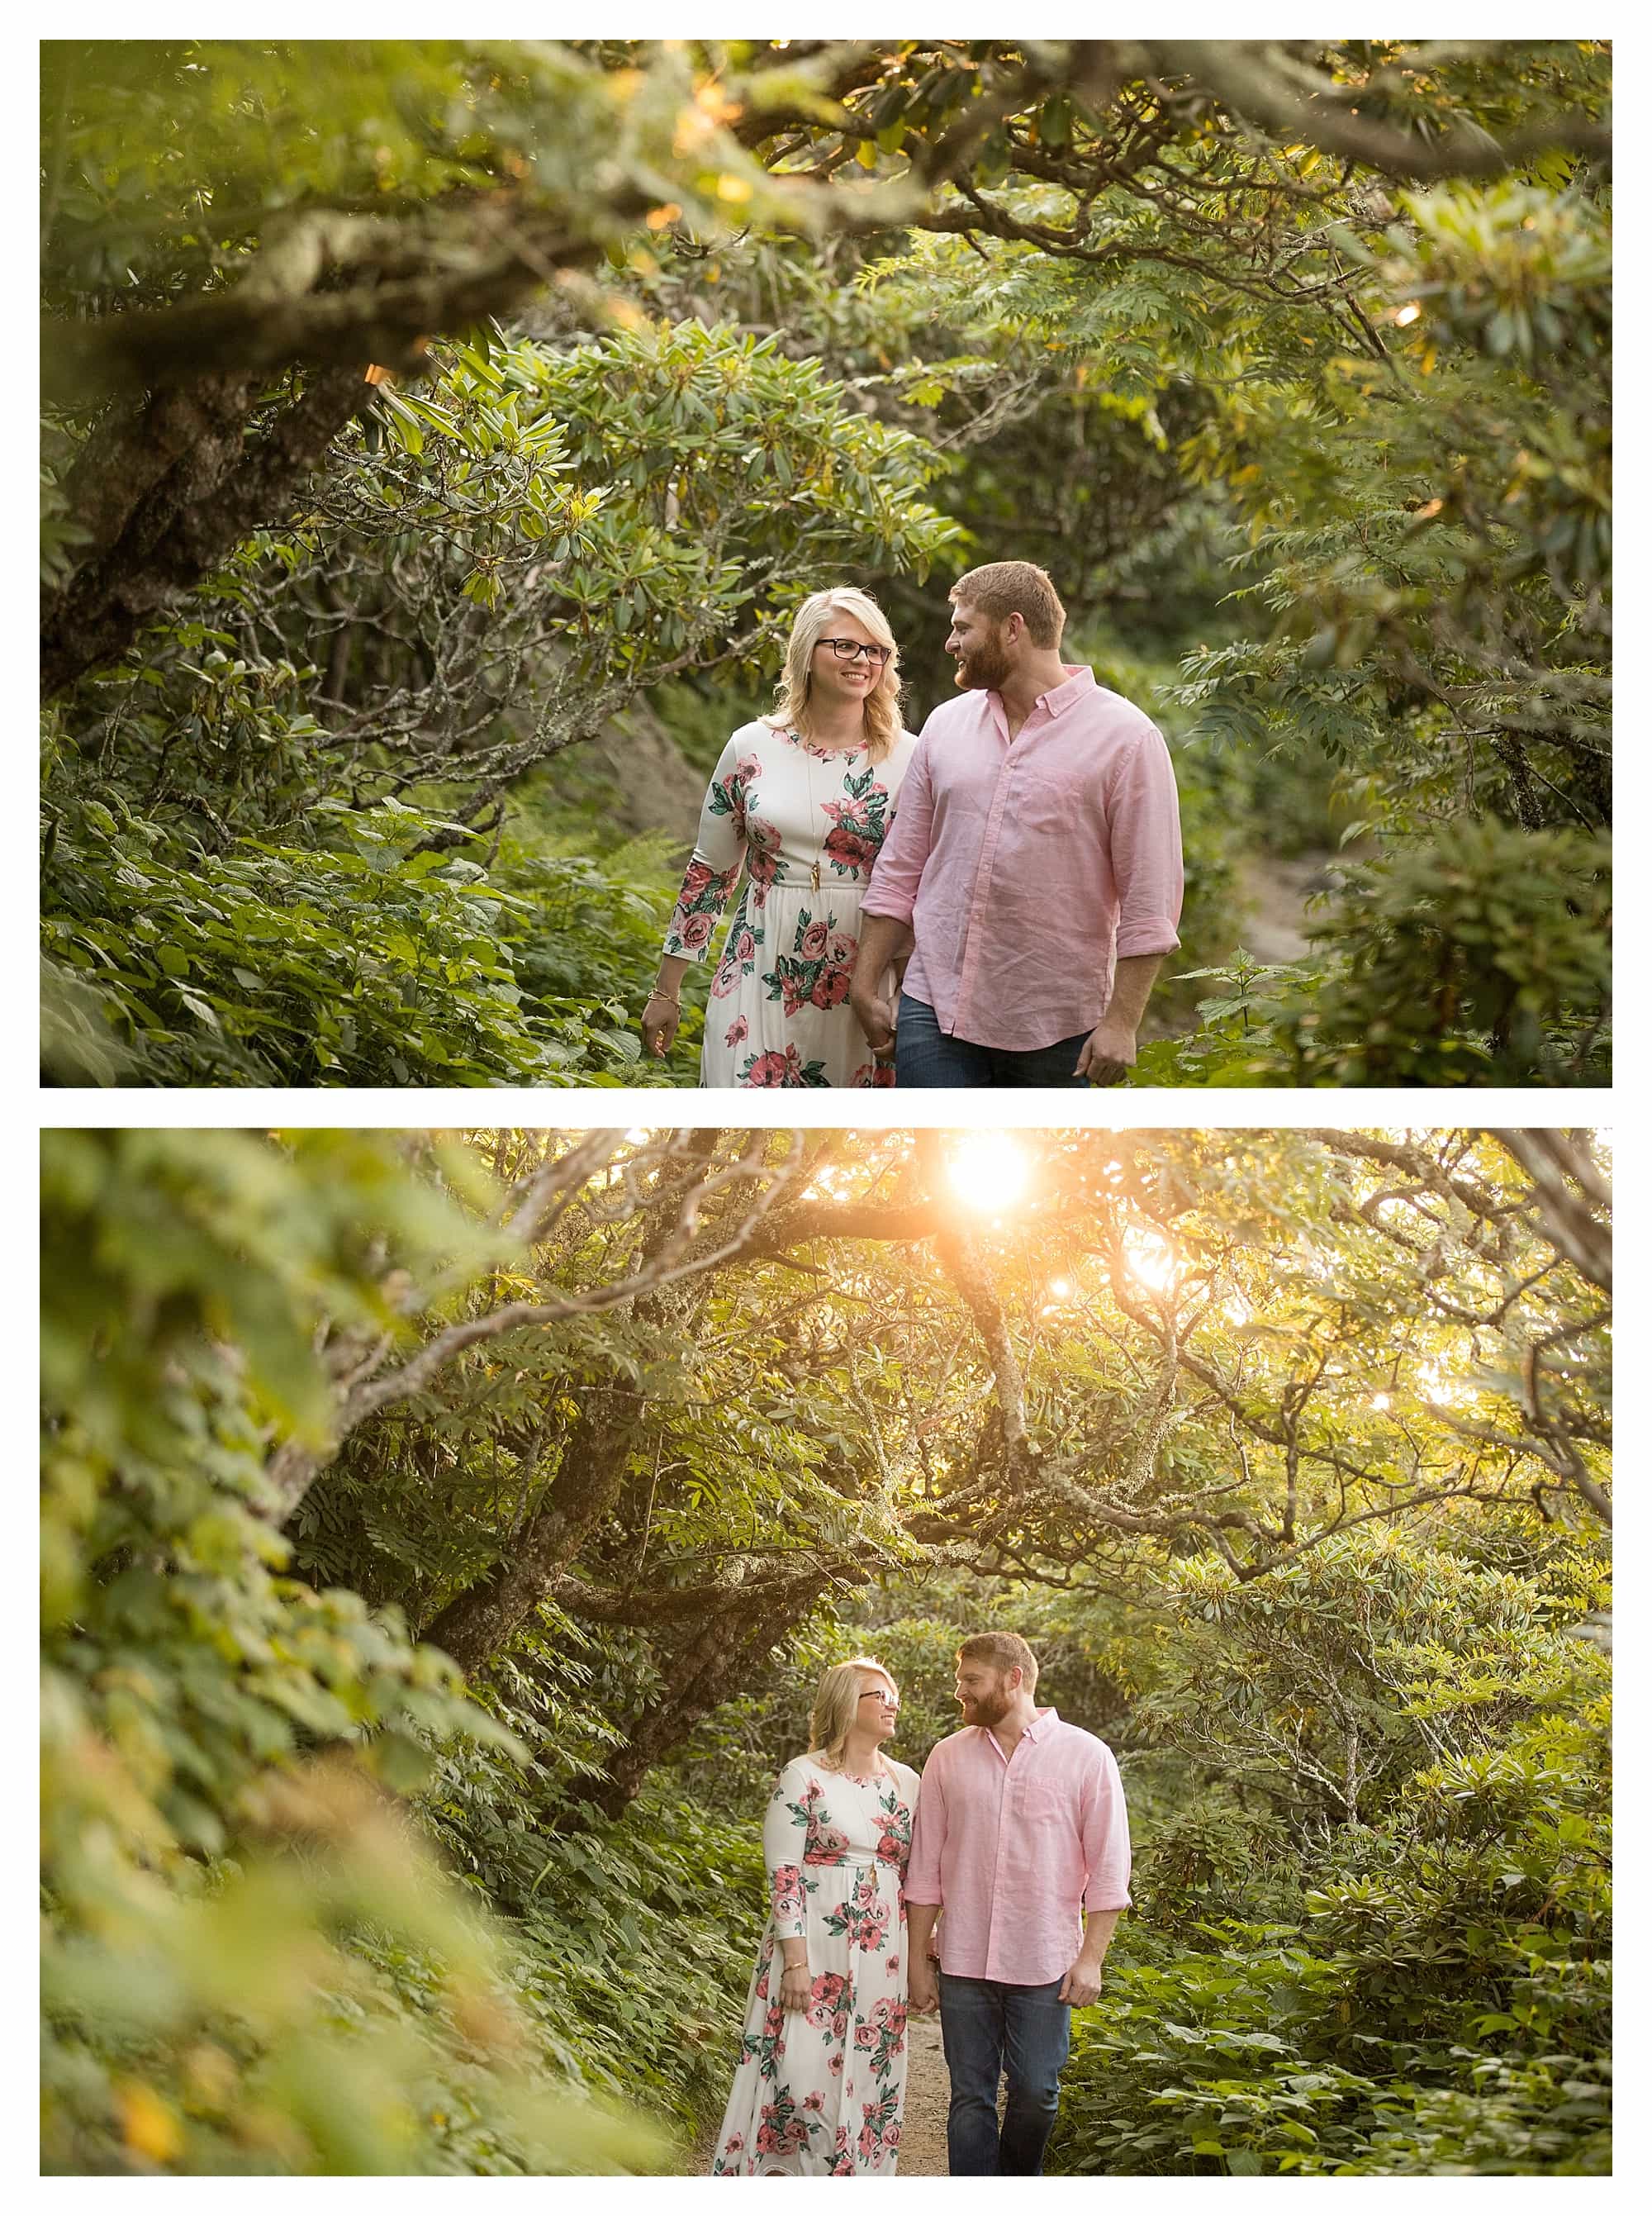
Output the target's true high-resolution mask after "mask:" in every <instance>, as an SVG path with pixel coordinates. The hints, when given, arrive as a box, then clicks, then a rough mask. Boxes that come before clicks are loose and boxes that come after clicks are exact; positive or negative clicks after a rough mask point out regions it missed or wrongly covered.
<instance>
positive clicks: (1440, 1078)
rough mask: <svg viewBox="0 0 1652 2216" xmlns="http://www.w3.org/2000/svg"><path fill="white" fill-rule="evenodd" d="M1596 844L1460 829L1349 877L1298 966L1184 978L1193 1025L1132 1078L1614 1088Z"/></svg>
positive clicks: (1603, 875) (1603, 881)
mask: <svg viewBox="0 0 1652 2216" xmlns="http://www.w3.org/2000/svg"><path fill="white" fill-rule="evenodd" d="M1610 922H1611V892H1610V880H1609V877H1608V859H1607V853H1606V846H1605V844H1604V842H1603V841H1601V840H1594V839H1590V838H1588V837H1585V836H1584V835H1583V834H1581V833H1580V832H1575V831H1540V832H1520V831H1514V830H1511V829H1509V828H1508V827H1506V826H1504V825H1501V824H1497V823H1495V822H1460V823H1454V824H1448V825H1446V826H1444V827H1442V828H1440V830H1439V831H1437V832H1436V833H1434V835H1433V836H1432V837H1430V838H1428V839H1426V840H1419V841H1417V842H1416V844H1414V845H1407V846H1401V847H1399V848H1398V849H1397V851H1396V852H1395V853H1392V854H1391V855H1390V856H1388V857H1386V858H1385V859H1383V860H1381V861H1379V862H1376V863H1373V864H1370V865H1365V866H1362V867H1359V868H1354V869H1350V870H1349V871H1348V872H1347V876H1346V881H1345V883H1344V884H1343V886H1342V889H1340V890H1339V891H1338V892H1337V893H1336V895H1335V896H1334V897H1333V898H1332V899H1331V901H1330V903H1329V914H1328V916H1327V918H1326V920H1324V921H1323V923H1321V924H1319V925H1317V926H1316V927H1315V929H1314V931H1313V933H1312V936H1313V939H1314V940H1315V942H1316V946H1317V949H1319V950H1323V951H1320V952H1319V953H1317V956H1316V957H1311V958H1310V959H1308V960H1307V961H1305V962H1302V963H1289V964H1281V965H1275V966H1272V967H1263V966H1262V965H1258V964H1255V963H1236V964H1234V965H1233V966H1232V967H1231V968H1228V969H1209V970H1206V971H1203V972H1192V973H1184V974H1186V975H1194V976H1207V977H1213V978H1214V979H1216V980H1217V981H1218V982H1219V986H1220V988H1221V989H1220V990H1219V991H1218V992H1217V993H1216V994H1213V995H1212V996H1211V997H1210V998H1208V999H1207V1000H1203V1001H1201V1003H1200V1013H1201V1018H1202V1019H1203V1023H1204V1028H1203V1029H1202V1030H1201V1031H1200V1032H1198V1033H1197V1034H1195V1035H1194V1037H1192V1038H1191V1039H1188V1040H1185V1041H1183V1040H1164V1041H1159V1042H1158V1043H1156V1044H1155V1045H1153V1046H1151V1047H1150V1048H1148V1049H1147V1050H1145V1052H1144V1054H1143V1055H1142V1056H1141V1057H1140V1058H1139V1062H1138V1065H1137V1070H1136V1074H1135V1080H1134V1081H1135V1082H1136V1083H1137V1084H1180V1085H1187V1084H1195V1085H1279V1084H1284V1085H1315V1086H1344V1085H1354V1086H1360V1085H1404V1086H1430V1085H1532V1084H1543V1085H1600V1084H1609V1083H1610V1082H1611V1063H1610V1059H1609V1056H1610V1040H1609V1036H1608V1034H1607V1031H1606V1016H1605V1011H1606V1007H1607V1006H1608V1005H1609V1001H1610V994H1611V986H1612V962H1611V941H1610V937H1609V926H1610Z"/></svg>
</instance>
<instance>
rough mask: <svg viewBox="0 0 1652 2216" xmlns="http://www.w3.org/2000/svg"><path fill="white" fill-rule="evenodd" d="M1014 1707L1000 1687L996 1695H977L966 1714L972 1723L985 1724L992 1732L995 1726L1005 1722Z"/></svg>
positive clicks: (965, 1711)
mask: <svg viewBox="0 0 1652 2216" xmlns="http://www.w3.org/2000/svg"><path fill="white" fill-rule="evenodd" d="M1012 1705H1013V1703H1012V1702H1011V1701H1010V1696H1009V1694H1008V1693H1006V1692H1005V1691H1004V1689H1003V1687H1002V1686H1000V1687H999V1688H998V1691H997V1692H996V1693H977V1694H975V1695H974V1696H973V1698H972V1699H971V1701H970V1702H969V1705H968V1707H967V1708H966V1709H965V1710H964V1714H965V1716H966V1718H967V1720H968V1721H969V1722H970V1723H972V1724H984V1725H985V1726H986V1728H987V1730H988V1731H991V1730H992V1727H993V1725H994V1724H1001V1723H1002V1722H1003V1721H1004V1718H1005V1716H1007V1715H1008V1714H1009V1713H1010V1708H1011V1706H1012Z"/></svg>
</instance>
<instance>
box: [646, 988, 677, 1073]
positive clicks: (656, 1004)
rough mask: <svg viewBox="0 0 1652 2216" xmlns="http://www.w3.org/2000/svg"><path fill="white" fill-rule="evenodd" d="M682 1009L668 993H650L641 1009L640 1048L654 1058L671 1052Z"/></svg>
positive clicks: (657, 1058)
mask: <svg viewBox="0 0 1652 2216" xmlns="http://www.w3.org/2000/svg"><path fill="white" fill-rule="evenodd" d="M681 1019H682V1011H681V1009H680V1008H679V1006H678V1004H677V1002H676V1001H675V1000H672V997H671V995H670V994H668V993H650V994H649V995H648V1006H647V1007H646V1008H644V1009H643V1011H642V1049H643V1051H644V1053H645V1054H651V1055H653V1056H654V1057H655V1059H656V1060H659V1059H660V1057H662V1056H666V1055H668V1054H669V1053H670V1052H671V1046H672V1040H673V1039H674V1038H675V1037H676V1036H677V1026H678V1024H679V1022H680V1020H681Z"/></svg>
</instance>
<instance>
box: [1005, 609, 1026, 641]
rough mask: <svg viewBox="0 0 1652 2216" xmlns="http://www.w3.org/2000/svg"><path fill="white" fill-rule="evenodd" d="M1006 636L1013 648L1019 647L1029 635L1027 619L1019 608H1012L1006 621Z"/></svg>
mask: <svg viewBox="0 0 1652 2216" xmlns="http://www.w3.org/2000/svg"><path fill="white" fill-rule="evenodd" d="M1026 635H1027V619H1026V617H1025V616H1024V615H1023V614H1022V612H1021V611H1020V609H1019V608H1012V609H1011V610H1010V613H1009V614H1008V615H1007V616H1006V617H1005V618H1004V636H1005V637H1006V638H1007V640H1008V642H1009V643H1010V645H1011V646H1018V645H1019V644H1020V643H1021V641H1022V640H1023V638H1024V637H1026Z"/></svg>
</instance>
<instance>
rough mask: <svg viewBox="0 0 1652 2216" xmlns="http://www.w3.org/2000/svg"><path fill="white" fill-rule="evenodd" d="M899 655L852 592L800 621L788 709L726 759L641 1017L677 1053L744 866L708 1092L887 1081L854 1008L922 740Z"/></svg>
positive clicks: (809, 606)
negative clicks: (852, 988) (698, 980)
mask: <svg viewBox="0 0 1652 2216" xmlns="http://www.w3.org/2000/svg"><path fill="white" fill-rule="evenodd" d="M898 665H899V656H898V655H897V653H896V650H895V642H894V633H893V632H892V631H890V629H889V626H888V625H887V623H886V622H885V620H884V617H883V612H882V610H881V608H880V607H879V606H878V605H877V602H876V601H875V600H872V599H870V598H869V596H868V595H867V594H865V593H862V592H857V591H856V590H855V589H854V588H852V587H848V586H844V587H839V588H834V589H833V590H832V591H830V592H825V593H814V594H811V595H810V597H809V598H808V600H805V601H804V603H803V605H802V606H801V608H799V610H798V611H797V619H796V621H795V623H794V624H793V625H792V628H791V641H790V643H789V646H788V648H787V649H786V668H785V674H784V676H783V679H782V680H781V684H780V687H779V705H777V708H776V710H775V712H774V713H773V715H771V716H765V717H761V718H760V719H759V720H758V722H757V723H746V724H743V725H742V726H741V727H740V729H739V730H737V731H736V732H735V733H734V737H733V738H732V739H730V740H729V742H728V745H727V746H726V747H725V748H723V750H722V760H720V761H719V762H718V764H717V766H716V770H715V773H714V775H713V777H712V779H711V784H710V787H709V791H707V793H706V797H705V805H704V807H703V809H702V810H701V814H700V835H699V840H698V843H697V845H696V846H695V849H694V858H693V859H692V860H691V862H690V864H689V865H688V871H687V874H686V875H685V877H684V879H683V889H682V893H681V895H680V896H679V899H678V902H677V906H676V907H675V908H674V909H673V910H672V918H671V925H670V928H669V929H668V930H667V932H666V945H665V952H664V956H663V957H662V959H661V961H660V976H659V979H658V981H657V982H656V984H655V986H654V994H653V995H652V997H651V998H650V1000H649V1001H648V1006H647V1007H646V1008H645V1009H644V1010H643V1012H642V1043H643V1046H644V1047H645V1048H646V1050H648V1053H650V1054H653V1055H663V1054H665V1053H666V1052H668V1051H669V1050H670V1047H671V1043H672V1039H673V1038H674V1037H676V1036H677V1025H678V1021H679V1017H680V1015H681V1012H682V983H683V979H684V977H685V976H686V974H687V972H688V969H689V965H690V964H691V963H695V962H700V961H703V960H704V959H705V957H706V956H707V954H708V952H709V949H710V945H711V938H712V933H713V932H714V931H715V928H716V926H717V923H718V921H719V920H720V919H721V917H722V912H723V910H724V908H726V907H727V906H728V897H729V895H730V894H731V893H732V892H733V891H734V886H735V884H736V883H737V882H738V880H739V877H740V871H741V870H742V869H744V870H745V871H746V887H745V889H744V891H743V892H742V893H741V895H740V906H739V908H737V909H736V910H735V913H734V923H733V925H732V926H730V929H729V933H728V939H726V940H725V942H724V945H723V952H722V961H721V962H720V963H718V965H717V969H716V974H715V976H714V977H713V978H712V981H711V999H710V1004H709V1006H708V1008H707V1010H706V1021H705V1043H704V1044H703V1047H702V1049H701V1052H700V1082H701V1084H702V1085H739V1086H772V1085H795V1086H831V1085H848V1086H871V1085H893V1084H894V1067H893V1065H892V1064H889V1063H886V1062H879V1061H878V1060H877V1059H876V1058H875V1056H874V1055H873V1053H872V1050H871V1049H870V1047H869V1046H868V1044H867V1043H866V1039H865V1037H864V1035H863V1032H862V1031H861V1027H860V1025H859V1023H858V1022H857V1019H856V1016H855V1013H854V1011H853V1010H852V1009H851V1006H849V981H850V978H851V976H852V974H853V972H854V968H855V948H856V943H857V939H858V936H859V933H860V913H861V895H862V893H863V891H864V889H865V887H866V881H867V879H868V878H869V877H870V876H871V874H872V865H873V863H874V862H875V861H876V859H877V857H878V849H879V848H880V847H881V846H882V844H883V839H884V834H885V833H886V832H887V830H888V828H889V824H890V821H891V819H892V817H893V816H894V803H895V795H896V794H897V793H898V792H899V791H900V780H901V779H902V778H903V777H904V776H905V775H906V765H907V763H908V762H909V761H910V760H911V759H912V748H914V747H915V746H916V745H917V743H918V742H917V740H916V739H915V738H914V737H913V736H912V733H911V732H910V731H908V730H906V729H903V728H902V725H901V722H900V684H899V677H898Z"/></svg>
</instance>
